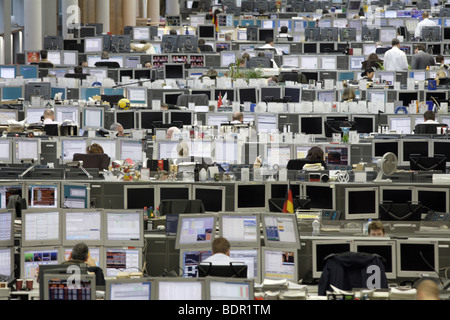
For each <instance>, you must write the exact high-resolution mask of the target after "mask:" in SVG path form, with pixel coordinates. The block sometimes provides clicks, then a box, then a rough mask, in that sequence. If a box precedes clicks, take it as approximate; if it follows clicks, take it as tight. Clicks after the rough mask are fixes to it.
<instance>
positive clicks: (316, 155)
mask: <svg viewBox="0 0 450 320" xmlns="http://www.w3.org/2000/svg"><path fill="white" fill-rule="evenodd" d="M318 163H319V164H321V165H322V167H323V169H322V168H320V170H326V169H327V165H326V163H325V154H324V152H323V150H322V148H320V147H317V146H315V147H312V148H310V149H309V150H308V153H307V154H306V158H304V159H293V160H289V162H288V164H287V169H288V170H303V169H304V166H305V165H314V164H318ZM314 170H317V168H314Z"/></svg>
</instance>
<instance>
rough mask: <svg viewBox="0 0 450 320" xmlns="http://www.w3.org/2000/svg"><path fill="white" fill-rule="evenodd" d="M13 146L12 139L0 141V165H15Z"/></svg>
mask: <svg viewBox="0 0 450 320" xmlns="http://www.w3.org/2000/svg"><path fill="white" fill-rule="evenodd" d="M0 113H1V111H0ZM11 145H12V140H10V139H5V140H0V163H5V164H11V163H13V153H12V148H11ZM0 200H1V199H0Z"/></svg>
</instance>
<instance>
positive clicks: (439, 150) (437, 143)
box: [432, 140, 450, 165]
mask: <svg viewBox="0 0 450 320" xmlns="http://www.w3.org/2000/svg"><path fill="white" fill-rule="evenodd" d="M449 143H450V142H449V141H448V140H433V141H432V148H433V151H432V156H434V155H437V154H443V155H444V156H446V158H447V165H450V149H449V147H450V145H449Z"/></svg>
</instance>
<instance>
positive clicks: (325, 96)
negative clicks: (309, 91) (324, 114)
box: [317, 90, 337, 102]
mask: <svg viewBox="0 0 450 320" xmlns="http://www.w3.org/2000/svg"><path fill="white" fill-rule="evenodd" d="M336 100H337V99H336V92H335V91H334V90H328V91H317V101H321V102H335V101H336Z"/></svg>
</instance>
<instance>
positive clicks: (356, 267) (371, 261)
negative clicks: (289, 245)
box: [318, 252, 388, 296]
mask: <svg viewBox="0 0 450 320" xmlns="http://www.w3.org/2000/svg"><path fill="white" fill-rule="evenodd" d="M382 259H383V258H381V257H380V256H379V255H376V254H367V253H359V252H345V253H340V254H330V255H329V256H327V257H326V258H325V267H324V268H323V271H322V276H321V277H320V280H319V288H318V293H319V295H320V296H325V295H326V292H327V291H333V290H332V289H331V287H330V285H333V286H335V287H337V288H339V289H341V290H346V291H351V290H352V289H353V288H367V280H368V278H369V277H371V276H372V275H373V272H371V271H368V270H367V268H368V267H369V266H372V265H375V266H378V267H379V268H380V276H381V278H380V288H387V287H388V283H387V278H386V273H385V268H384V264H383V262H382Z"/></svg>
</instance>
